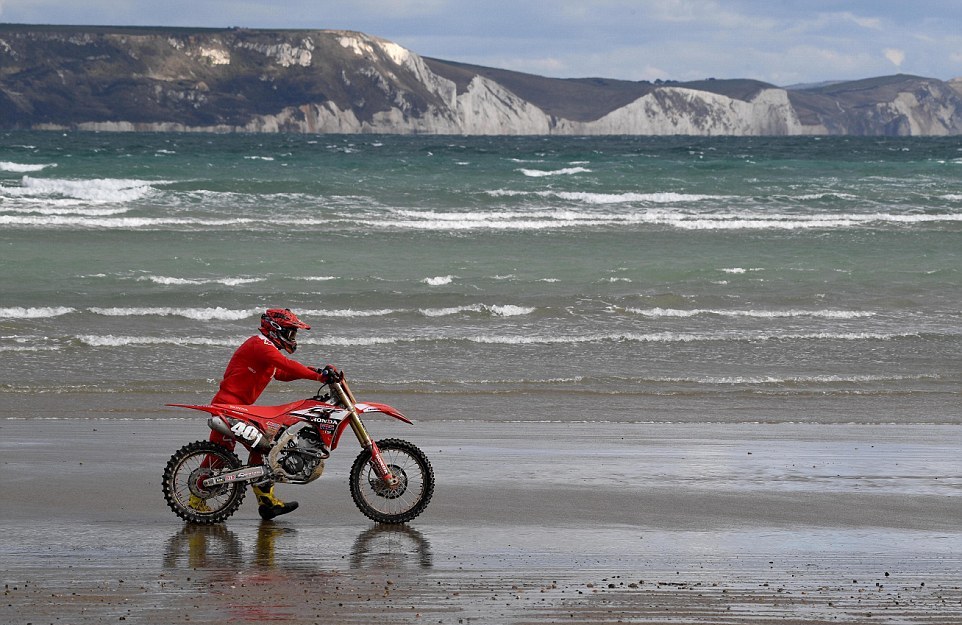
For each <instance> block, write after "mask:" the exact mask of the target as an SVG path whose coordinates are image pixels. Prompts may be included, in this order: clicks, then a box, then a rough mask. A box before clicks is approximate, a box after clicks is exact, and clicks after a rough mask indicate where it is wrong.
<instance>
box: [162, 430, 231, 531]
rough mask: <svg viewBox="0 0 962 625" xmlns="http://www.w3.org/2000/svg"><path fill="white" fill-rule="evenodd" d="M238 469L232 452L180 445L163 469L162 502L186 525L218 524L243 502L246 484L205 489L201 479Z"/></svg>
mask: <svg viewBox="0 0 962 625" xmlns="http://www.w3.org/2000/svg"><path fill="white" fill-rule="evenodd" d="M239 468H241V461H240V458H238V457H237V454H235V453H234V452H232V451H230V450H228V449H225V448H224V447H221V446H220V445H218V444H217V443H212V442H210V441H196V442H193V443H189V444H187V445H184V446H183V447H181V448H180V449H178V450H177V452H176V453H174V455H173V456H171V457H170V460H168V461H167V466H166V467H165V468H164V480H163V487H164V499H166V500H167V505H168V506H170V509H171V510H173V511H174V513H175V514H177V516H179V517H180V518H182V519H184V520H185V521H187V522H188V523H199V524H202V525H208V524H211V523H220V522H221V521H223V520H224V519H226V518H227V517H229V516H230V515H232V514H234V512H236V511H237V509H238V508H239V507H240V505H241V503H242V502H243V501H244V494H245V492H246V491H245V487H246V484H238V483H236V482H231V483H228V484H222V485H219V486H214V487H211V488H205V487H204V485H203V482H204V480H206V479H207V478H209V477H213V476H215V475H218V474H220V473H224V472H226V471H233V470H236V469H239Z"/></svg>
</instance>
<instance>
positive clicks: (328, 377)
mask: <svg viewBox="0 0 962 625" xmlns="http://www.w3.org/2000/svg"><path fill="white" fill-rule="evenodd" d="M315 371H317V372H318V373H320V374H321V382H323V383H324V384H330V383H331V382H340V381H341V377H342V374H341V372H340V371H338V370H337V367H335V366H334V365H327V366H325V367H324V368H323V369H315Z"/></svg>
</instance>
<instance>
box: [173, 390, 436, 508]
mask: <svg viewBox="0 0 962 625" xmlns="http://www.w3.org/2000/svg"><path fill="white" fill-rule="evenodd" d="M325 386H326V387H327V389H328V392H327V393H324V394H322V393H323V392H324V389H325ZM168 405H169V406H177V407H180V408H192V409H194V410H202V411H204V412H207V413H210V417H209V418H208V420H207V424H208V426H210V428H211V429H212V430H216V431H218V432H220V433H221V434H224V435H225V436H228V437H231V438H233V439H235V440H237V441H238V442H240V443H241V444H242V445H243V446H244V447H246V448H247V449H248V450H251V451H256V452H258V453H260V454H262V455H263V457H264V464H260V465H244V464H242V463H241V461H240V459H239V458H238V457H237V455H236V454H235V453H234V452H233V451H230V450H228V449H226V448H224V447H222V446H221V445H218V444H217V443H212V442H210V441H196V442H193V443H189V444H187V445H185V446H184V447H181V448H180V449H179V450H178V451H177V452H176V453H175V454H174V455H173V456H171V458H170V460H169V461H168V462H167V467H166V468H165V469H164V479H163V488H164V498H165V499H166V500H167V505H169V506H170V508H171V509H172V510H173V511H174V513H175V514H177V516H179V517H180V518H182V519H184V520H185V521H187V522H189V523H199V524H211V523H220V522H221V521H224V520H225V519H227V518H228V517H230V516H231V515H232V514H234V512H236V511H237V509H238V508H239V507H240V505H241V503H242V502H243V501H244V495H245V493H246V490H247V489H246V486H247V484H248V483H252V484H265V483H268V482H284V483H290V484H307V483H308V482H313V481H314V480H316V479H317V478H319V477H320V476H321V473H322V472H323V471H324V461H325V460H326V459H327V458H328V456H330V453H331V450H333V449H336V448H337V445H338V442H339V441H340V439H341V435H342V434H343V433H344V431H345V430H346V429H347V428H348V427H350V428H351V430H353V431H354V434H355V436H357V440H358V442H359V443H360V444H361V453H360V454H358V456H357V458H356V459H355V460H354V464H353V466H352V467H351V474H350V487H351V497H352V498H353V499H354V503H355V504H357V507H358V508H360V510H361V512H362V513H364V515H365V516H367V517H368V518H370V519H372V520H374V521H377V522H379V523H406V522H407V521H410V520H411V519H413V518H414V517H416V516H418V515H419V514H421V513H422V512H423V511H424V509H425V508H426V507H427V505H428V503H430V501H431V496H432V495H433V494H434V469H433V468H432V467H431V463H430V461H429V460H428V458H427V456H425V455H424V452H422V451H421V450H420V449H418V448H417V447H416V446H415V445H413V444H412V443H409V442H407V441H403V440H400V439H395V438H388V439H384V440H380V441H377V442H374V441H373V440H372V439H371V437H370V436H369V435H368V433H367V430H366V429H365V428H364V424H363V423H362V422H361V415H362V414H367V413H378V412H379V413H383V414H386V415H389V416H391V417H394V418H395V419H399V420H401V421H404V422H405V423H412V422H411V421H410V420H409V419H407V418H406V417H405V416H404V415H403V414H401V413H400V412H398V411H397V410H396V409H394V408H392V407H391V406H388V405H386V404H378V403H373V402H372V403H359V402H357V401H356V400H355V399H354V395H353V394H352V393H351V389H350V387H348V385H347V381H346V380H345V379H344V378H343V375H342V376H340V379H336V380H332V381H330V382H329V383H327V384H325V385H324V386H322V387H321V388H320V390H319V391H318V394H317V395H315V396H314V397H312V398H310V399H302V400H299V401H295V402H291V403H288V404H283V405H280V406H238V405H233V404H210V405H206V406H195V405H188V404H168Z"/></svg>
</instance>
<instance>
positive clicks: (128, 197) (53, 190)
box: [7, 176, 164, 204]
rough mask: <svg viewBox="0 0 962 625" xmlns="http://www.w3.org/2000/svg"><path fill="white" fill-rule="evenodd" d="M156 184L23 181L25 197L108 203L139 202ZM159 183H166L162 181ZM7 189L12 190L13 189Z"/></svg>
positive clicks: (98, 180)
mask: <svg viewBox="0 0 962 625" xmlns="http://www.w3.org/2000/svg"><path fill="white" fill-rule="evenodd" d="M153 184H158V182H151V181H148V180H128V179H116V178H95V179H90V180H70V179H63V178H33V177H31V176H24V177H23V180H22V181H21V189H22V193H23V194H24V195H29V196H32V197H38V196H54V197H68V198H75V199H80V200H86V201H89V202H99V203H105V204H106V203H114V202H132V201H135V200H139V199H141V198H143V197H146V196H147V195H148V194H149V193H151V192H152V191H153V187H152V186H151V185H153ZM159 184H164V183H163V182H160V183H159ZM7 190H8V191H9V188H8V189H7Z"/></svg>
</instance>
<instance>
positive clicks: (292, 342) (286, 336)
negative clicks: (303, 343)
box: [261, 308, 311, 354]
mask: <svg viewBox="0 0 962 625" xmlns="http://www.w3.org/2000/svg"><path fill="white" fill-rule="evenodd" d="M298 329H301V330H310V329H311V326H309V325H307V324H306V323H304V322H303V321H301V320H300V319H298V318H297V315H295V314H294V313H292V312H291V309H290V308H271V309H270V310H268V311H267V312H266V313H264V314H263V315H261V334H263V335H264V336H266V337H267V338H269V339H270V341H271V343H273V344H274V347H276V348H277V349H283V350H284V351H286V352H287V353H288V354H293V353H294V350H296V349H297V338H296V337H297V331H298Z"/></svg>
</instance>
